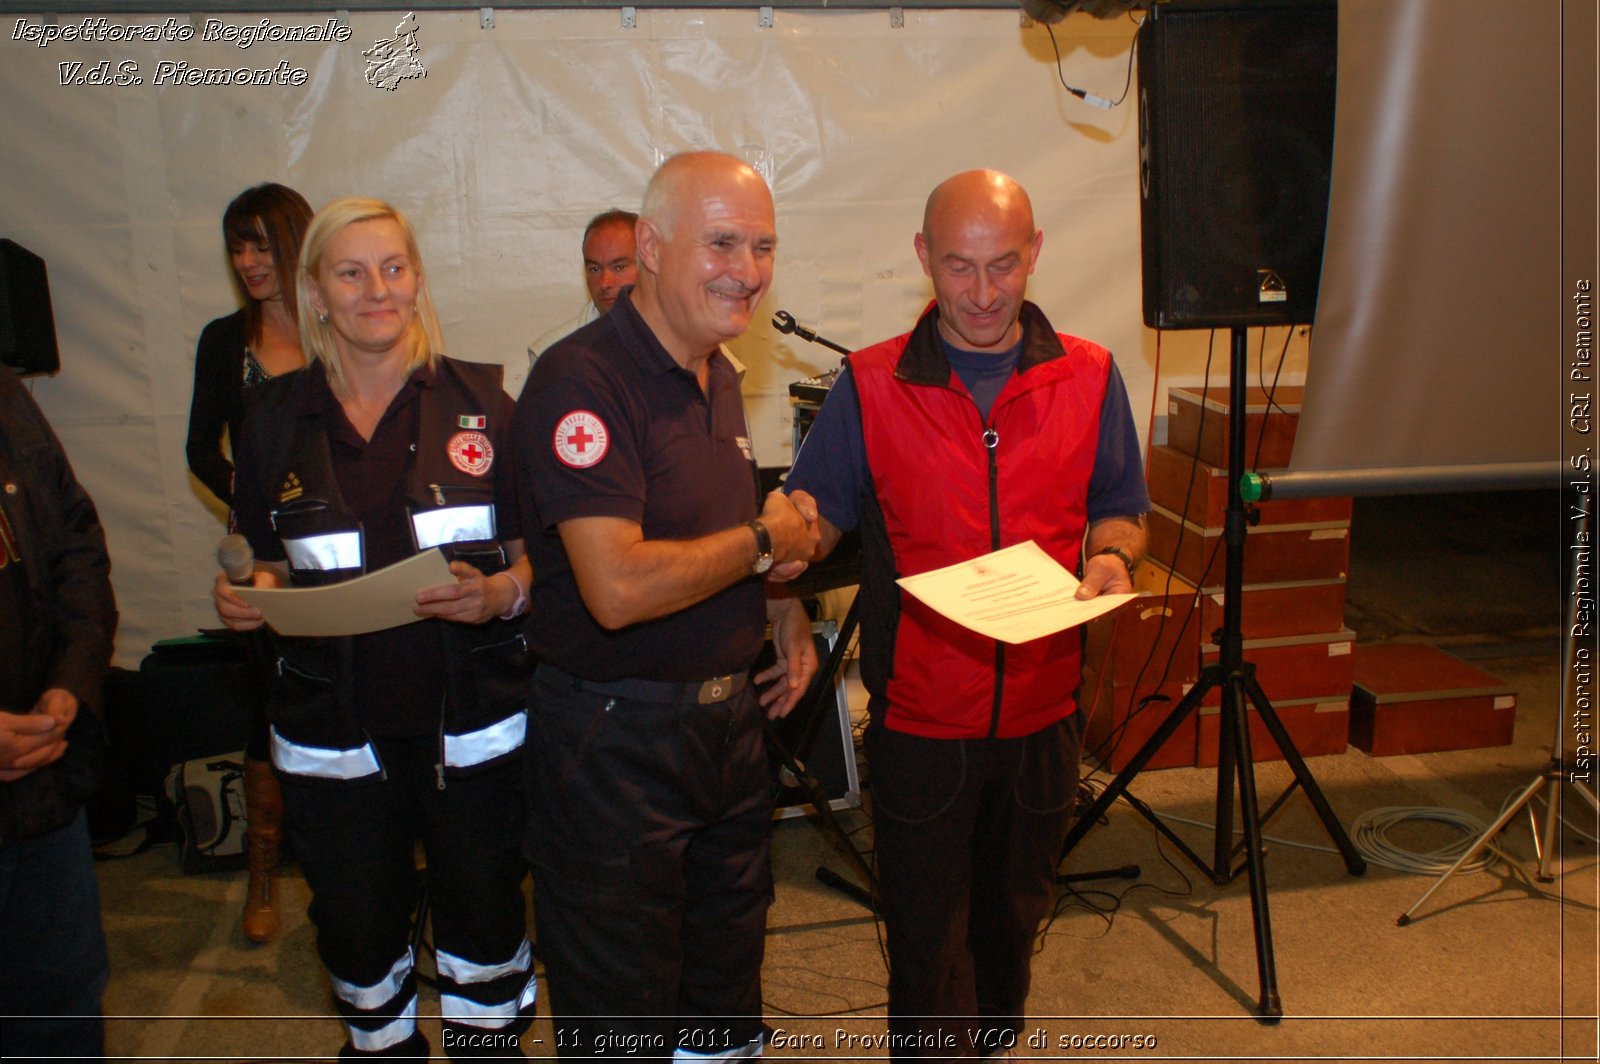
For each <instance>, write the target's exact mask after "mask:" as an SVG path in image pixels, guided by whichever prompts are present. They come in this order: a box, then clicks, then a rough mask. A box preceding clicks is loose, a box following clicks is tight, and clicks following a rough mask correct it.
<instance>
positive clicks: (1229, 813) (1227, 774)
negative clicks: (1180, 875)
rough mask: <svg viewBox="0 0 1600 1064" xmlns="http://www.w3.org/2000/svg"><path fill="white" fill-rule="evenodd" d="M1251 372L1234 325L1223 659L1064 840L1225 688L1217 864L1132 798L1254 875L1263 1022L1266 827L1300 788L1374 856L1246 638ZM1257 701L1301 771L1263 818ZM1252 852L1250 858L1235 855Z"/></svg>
mask: <svg viewBox="0 0 1600 1064" xmlns="http://www.w3.org/2000/svg"><path fill="white" fill-rule="evenodd" d="M1246 372H1247V362H1246V344H1245V330H1244V329H1243V328H1242V327H1237V326H1236V327H1235V328H1234V329H1233V330H1232V358H1231V368H1230V373H1229V404H1228V420H1229V426H1228V509H1227V517H1226V524H1225V526H1224V529H1223V542H1224V544H1225V545H1226V547H1227V552H1226V570H1225V576H1224V581H1223V588H1224V597H1223V603H1222V628H1221V629H1220V630H1219V631H1218V632H1217V633H1216V636H1215V638H1216V640H1217V646H1218V649H1219V651H1220V653H1219V655H1218V660H1217V661H1216V662H1215V663H1214V664H1211V665H1207V666H1206V667H1205V668H1204V669H1202V670H1201V672H1200V680H1199V682H1198V683H1196V684H1195V685H1194V687H1193V688H1191V689H1190V690H1189V692H1188V694H1186V695H1184V697H1183V699H1182V701H1180V702H1179V703H1178V704H1177V705H1176V706H1175V707H1173V709H1172V712H1171V713H1169V714H1168V715H1167V718H1166V720H1164V721H1162V723H1161V725H1160V727H1158V728H1157V729H1156V731H1155V733H1154V734H1153V735H1151V736H1150V738H1149V739H1148V740H1146V741H1145V744H1144V745H1143V746H1141V747H1140V748H1139V751H1138V753H1136V754H1134V756H1133V759H1132V760H1130V761H1129V762H1128V764H1127V765H1126V766H1125V767H1124V768H1123V770H1122V771H1121V772H1119V773H1118V774H1117V776H1116V778H1115V779H1114V780H1112V782H1111V783H1110V785H1108V786H1107V787H1106V789H1105V790H1104V791H1102V792H1101V794H1100V797H1099V798H1098V799H1097V800H1096V801H1095V803H1094V805H1092V806H1091V807H1090V808H1089V810H1088V812H1086V813H1085V814H1084V815H1083V816H1082V817H1080V818H1079V819H1078V820H1077V821H1076V822H1075V823H1074V824H1073V825H1072V828H1071V830H1070V831H1068V832H1067V838H1066V842H1065V843H1064V844H1063V846H1062V850H1061V857H1062V859H1063V860H1064V859H1065V858H1066V856H1067V854H1068V853H1070V852H1071V850H1072V848H1073V847H1074V846H1076V845H1077V844H1078V842H1079V841H1080V840H1081V839H1082V838H1083V837H1084V835H1086V834H1088V832H1089V830H1090V829H1091V828H1092V827H1094V825H1095V823H1096V821H1098V820H1099V818H1100V816H1101V815H1102V814H1103V813H1104V812H1105V811H1106V810H1107V809H1109V808H1110V807H1111V804H1112V803H1113V802H1115V801H1116V800H1117V799H1118V798H1119V797H1123V796H1124V795H1125V794H1126V792H1127V790H1128V785H1129V783H1131V782H1132V781H1133V779H1134V777H1135V776H1137V775H1138V774H1139V772H1140V771H1141V770H1142V769H1143V768H1144V766H1145V765H1146V764H1147V763H1148V762H1149V761H1150V759H1151V758H1152V757H1154V756H1155V754H1156V752H1157V751H1158V750H1160V749H1161V747H1162V745H1163V744H1164V743H1165V742H1166V741H1167V740H1168V739H1169V738H1170V737H1171V736H1172V734H1173V733H1174V732H1175V731H1177V730H1178V728H1179V726H1180V725H1182V724H1183V722H1184V720H1185V719H1186V718H1187V717H1188V716H1189V714H1191V713H1193V712H1195V711H1196V710H1197V709H1198V708H1199V706H1200V703H1201V700H1202V699H1204V698H1205V696H1206V695H1207V694H1208V693H1209V692H1210V691H1211V690H1212V689H1213V688H1220V689H1221V691H1222V718H1221V723H1222V729H1221V731H1222V734H1221V738H1220V739H1219V746H1220V749H1219V756H1218V761H1217V802H1216V843H1215V849H1214V851H1213V853H1212V857H1211V860H1210V861H1209V862H1208V861H1207V860H1206V859H1205V858H1202V857H1201V856H1200V855H1199V854H1198V853H1196V852H1195V851H1194V850H1193V849H1192V848H1190V846H1189V845H1188V843H1186V842H1184V840H1183V839H1181V838H1179V837H1178V835H1177V834H1176V833H1174V832H1173V830H1172V829H1171V828H1169V827H1168V826H1167V825H1166V824H1165V823H1164V822H1163V821H1162V820H1161V818H1160V816H1159V815H1158V814H1157V813H1156V812H1155V811H1154V810H1153V809H1151V808H1150V807H1149V806H1147V805H1145V804H1144V803H1143V802H1141V801H1139V800H1138V799H1137V798H1135V797H1134V796H1133V795H1131V794H1126V797H1127V799H1128V803H1129V804H1130V805H1131V806H1133V808H1134V809H1135V810H1137V811H1138V813H1139V814H1140V815H1141V816H1143V817H1144V818H1145V819H1146V820H1148V821H1149V822H1150V823H1151V824H1152V825H1154V826H1155V828H1156V830H1157V831H1159V832H1160V833H1161V834H1162V835H1163V836H1165V837H1166V838H1167V840H1168V841H1170V842H1171V843H1172V844H1173V845H1174V846H1175V847H1177V849H1178V850H1179V852H1181V853H1182V854H1183V855H1184V856H1185V857H1187V858H1188V859H1189V860H1190V861H1191V862H1193V864H1194V865H1195V867H1197V868H1198V869H1199V870H1200V871H1201V872H1203V873H1204V874H1205V875H1207V876H1208V877H1209V878H1210V879H1211V881H1212V882H1213V883H1215V884H1216V885H1218V886H1222V885H1224V884H1227V883H1230V882H1232V881H1233V880H1234V879H1236V878H1237V877H1238V875H1239V873H1240V872H1241V871H1244V872H1246V873H1247V874H1248V878H1249V883H1250V911H1251V915H1252V918H1253V924H1254V929H1255V943H1256V974H1257V977H1258V980H1259V983H1260V996H1259V998H1258V1000H1257V1003H1256V1016H1257V1017H1258V1018H1260V1019H1262V1020H1268V1021H1271V1020H1276V1019H1277V1018H1278V1017H1281V1016H1282V1015H1283V1003H1282V1000H1281V998H1280V997H1279V994H1278V976H1277V969H1276V964H1275V962H1274V958H1273V950H1272V921H1271V918H1270V915H1269V912H1268V906H1267V875H1266V862H1265V859H1264V857H1265V855H1264V853H1263V851H1262V846H1261V825H1262V824H1263V823H1264V822H1265V821H1266V820H1268V819H1270V818H1271V817H1272V815H1273V814H1275V813H1276V812H1277V811H1278V809H1279V808H1280V807H1281V806H1282V805H1283V803H1284V802H1285V801H1286V800H1287V799H1288V798H1289V796H1290V795H1291V794H1293V793H1294V790H1295V788H1296V787H1298V788H1299V789H1301V790H1303V791H1304V792H1305V794H1306V797H1307V798H1308V799H1310V801H1311V805H1312V808H1313V809H1315V810H1316V814H1317V816H1318V818H1319V819H1320V820H1321V821H1322V825H1323V827H1324V828H1325V829H1326V830H1327V832H1328V835H1329V837H1330V838H1331V839H1332V840H1333V843H1334V845H1335V846H1336V847H1338V850H1339V853H1340V854H1341V855H1342V856H1343V857H1344V862H1345V867H1346V868H1348V869H1349V871H1350V874H1351V875H1353V876H1359V875H1362V874H1364V873H1365V872H1366V870H1367V864H1366V861H1364V860H1362V858H1361V856H1360V855H1359V854H1358V853H1356V849H1355V846H1354V845H1353V844H1352V843H1351V842H1350V837H1349V836H1348V835H1347V834H1346V833H1345V830H1344V827H1343V826H1342V825H1341V824H1340V823H1339V819H1338V817H1337V816H1335V815H1334V812H1333V808H1332V807H1331V806H1330V805H1329V804H1328V800H1327V798H1326V797H1324V796H1323V793H1322V789H1321V788H1320V787H1318V786H1317V781H1316V780H1315V779H1314V778H1313V777H1312V775H1311V770H1310V769H1308V768H1307V767H1306V763H1305V759H1304V758H1302V757H1301V756H1300V751H1299V750H1298V749H1296V748H1295V745H1294V740H1293V739H1292V738H1291V737H1290V736H1289V732H1288V729H1286V728H1285V727H1284V726H1283V722H1282V721H1281V720H1279V719H1278V715H1277V713H1276V712H1275V711H1274V710H1273V708H1272V703H1271V702H1269V701H1268V700H1267V696H1266V694H1265V693H1264V692H1263V691H1262V690H1261V685H1260V684H1259V683H1257V682H1256V674H1255V666H1254V665H1251V664H1250V663H1248V662H1246V661H1245V660H1244V635H1243V632H1242V627H1241V621H1242V616H1243V599H1244V548H1245V529H1246V525H1247V523H1248V515H1247V514H1246V512H1245V504H1244V497H1243V493H1242V487H1241V483H1242V480H1243V477H1244V474H1245V386H1244V382H1245V375H1246ZM1247 700H1248V703H1249V705H1251V706H1254V707H1255V710H1256V715H1257V716H1258V717H1259V718H1260V720H1261V723H1262V724H1263V725H1264V726H1265V727H1266V729H1267V732H1268V734H1270V735H1271V736H1272V740H1273V742H1275V743H1277V745H1278V749H1279V751H1281V752H1282V754H1283V757H1284V760H1285V761H1286V762H1288V765H1289V768H1290V770H1291V771H1292V772H1293V774H1294V782H1293V783H1292V784H1290V785H1289V787H1288V788H1287V789H1285V791H1284V792H1283V794H1282V795H1280V796H1279V798H1278V799H1277V800H1276V801H1275V802H1273V803H1272V805H1271V807H1270V808H1269V809H1268V810H1267V811H1266V813H1265V814H1264V815H1263V814H1262V812H1261V809H1260V803H1259V800H1258V798H1257V794H1256V783H1255V762H1254V760H1253V758H1252V755H1251V751H1250V724H1249V720H1248V717H1247V713H1246V702H1247ZM1235 782H1237V785H1238V794H1239V820H1240V829H1241V831H1242V833H1243V839H1242V841H1241V842H1240V843H1239V844H1238V845H1235V844H1234V842H1233V799H1234V794H1233V792H1234V785H1235ZM1240 851H1242V852H1243V857H1244V860H1243V864H1242V865H1237V866H1236V865H1235V864H1234V861H1235V859H1236V858H1237V857H1238V855H1239V853H1240Z"/></svg>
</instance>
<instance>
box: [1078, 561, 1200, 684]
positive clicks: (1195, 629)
mask: <svg viewBox="0 0 1600 1064" xmlns="http://www.w3.org/2000/svg"><path fill="white" fill-rule="evenodd" d="M1141 569H1142V567H1141ZM1135 575H1138V573H1136V574H1135ZM1192 601H1193V600H1192V599H1191V598H1190V597H1189V596H1187V595H1174V596H1172V597H1171V598H1167V597H1165V596H1160V595H1156V596H1145V597H1141V598H1137V599H1134V600H1133V601H1132V602H1130V603H1128V604H1127V605H1125V606H1122V607H1119V608H1118V609H1115V610H1113V611H1111V612H1110V613H1107V614H1102V615H1101V616H1099V617H1096V618H1095V619H1094V620H1092V621H1090V622H1089V623H1088V625H1087V626H1086V629H1085V635H1084V647H1083V660H1084V665H1085V666H1086V667H1089V668H1094V669H1096V670H1097V671H1099V672H1100V673H1101V674H1102V675H1104V676H1106V677H1108V678H1109V679H1111V680H1113V681H1115V682H1116V683H1119V684H1122V685H1124V686H1127V685H1130V684H1133V683H1135V682H1140V683H1158V682H1160V681H1161V678H1162V673H1163V671H1166V672H1167V677H1166V678H1167V679H1168V680H1180V681H1191V682H1192V681H1193V680H1194V678H1195V676H1196V674H1197V672H1198V670H1199V667H1200V665H1199V662H1200V626H1199V624H1198V621H1199V618H1198V617H1193V616H1189V611H1190V606H1191V604H1192ZM1152 650H1153V651H1154V653H1152ZM1169 660H1170V661H1171V662H1172V666H1171V668H1170V670H1169V669H1168V668H1167V662H1168V661H1169ZM1147 663H1148V664H1147ZM1141 673H1142V674H1143V675H1142V676H1141Z"/></svg>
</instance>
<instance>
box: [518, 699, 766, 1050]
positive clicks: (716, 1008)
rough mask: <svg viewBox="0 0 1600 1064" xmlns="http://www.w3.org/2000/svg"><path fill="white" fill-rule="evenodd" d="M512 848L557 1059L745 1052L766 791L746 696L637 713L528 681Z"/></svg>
mask: <svg viewBox="0 0 1600 1064" xmlns="http://www.w3.org/2000/svg"><path fill="white" fill-rule="evenodd" d="M532 705H533V710H532V713H533V720H532V724H531V726H530V728H529V741H528V744H527V747H526V752H527V756H528V759H529V773H528V785H529V789H530V790H529V801H528V829H527V831H528V834H527V839H528V843H527V848H528V856H529V860H530V863H531V864H532V865H533V882H534V916H535V920H536V922H537V924H538V928H539V955H540V959H541V960H542V961H543V962H544V965H545V974H546V975H547V977H548V978H549V982H550V987H549V991H550V1010H551V1014H552V1019H553V1023H554V1025H555V1040H556V1048H557V1050H558V1051H559V1052H560V1053H561V1054H562V1055H563V1056H613V1055H615V1056H627V1057H630V1058H633V1059H639V1058H645V1059H649V1058H657V1059H660V1058H666V1059H672V1058H673V1057H674V1056H676V1057H677V1059H680V1060H683V1059H696V1058H705V1057H713V1058H716V1057H722V1058H726V1057H729V1056H733V1055H745V1054H748V1053H752V1052H756V1051H758V1050H759V1048H760V1041H759V1039H760V1038H761V1036H762V1027H761V961H762V955H763V951H764V949H765V930H766V915H767V908H768V906H769V905H770V904H771V901H772V868H771V862H770V853H769V849H768V842H769V838H770V834H771V817H772V784H771V779H770V775H769V772H768V769H767V759H766V752H765V747H764V744H763V738H762V714H761V710H760V707H759V706H758V705H757V704H756V697H755V692H754V689H753V688H752V687H748V686H747V687H745V688H744V689H743V690H742V691H740V692H739V693H738V694H737V695H736V696H735V697H733V698H731V699H729V700H727V701H722V702H712V703H709V704H704V705H702V704H699V703H697V702H694V701H690V700H688V699H684V700H680V701H678V702H676V703H662V702H647V701H638V700H632V699H628V698H626V697H621V696H617V695H608V694H605V693H595V692H593V691H587V690H581V689H578V688H576V687H575V685H574V683H573V682H572V680H571V678H570V677H566V676H565V674H562V673H552V671H551V670H549V669H539V670H537V671H536V672H535V673H534V683H533V703H532Z"/></svg>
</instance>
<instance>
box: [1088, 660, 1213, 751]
mask: <svg viewBox="0 0 1600 1064" xmlns="http://www.w3.org/2000/svg"><path fill="white" fill-rule="evenodd" d="M1188 688H1189V684H1188V683H1187V682H1181V681H1176V680H1173V681H1169V682H1168V683H1165V684H1163V685H1161V686H1159V687H1155V686H1153V685H1152V684H1149V683H1146V684H1143V685H1141V686H1140V687H1139V688H1138V689H1137V690H1135V689H1134V688H1133V687H1131V686H1128V685H1124V684H1117V683H1113V682H1111V681H1110V680H1109V679H1107V680H1104V681H1102V679H1101V675H1100V674H1099V673H1098V672H1096V671H1095V670H1094V669H1092V668H1085V669H1084V670H1083V686H1082V687H1081V688H1079V708H1080V710H1082V711H1083V712H1085V713H1087V714H1088V724H1087V726H1086V728H1085V730H1084V735H1083V750H1084V753H1086V754H1088V755H1090V756H1091V757H1093V758H1094V759H1095V760H1096V761H1098V762H1099V763H1100V764H1101V765H1103V766H1105V767H1106V768H1108V769H1110V770H1111V771H1112V772H1121V771H1122V770H1123V769H1124V768H1126V767H1127V765H1128V762H1129V761H1131V760H1133V755H1135V754H1137V753H1138V752H1139V749H1140V748H1141V747H1142V746H1144V743H1145V740H1146V739H1148V738H1150V736H1151V735H1153V734H1155V731H1156V729H1157V728H1159V727H1160V726H1161V722H1162V721H1164V720H1166V719H1167V716H1168V714H1170V713H1171V712H1172V710H1173V709H1174V708H1176V707H1177V705H1178V702H1179V701H1180V700H1182V698H1183V694H1184V692H1185V691H1187V690H1188ZM1152 694H1159V695H1161V696H1164V697H1165V699H1166V701H1152V702H1150V703H1149V704H1148V705H1146V706H1144V707H1142V708H1141V707H1140V706H1139V703H1140V702H1141V701H1143V700H1144V699H1146V698H1147V697H1149V696H1150V695H1152ZM1198 718H1199V714H1197V713H1190V714H1189V716H1188V717H1187V718H1185V719H1184V722H1183V723H1182V724H1180V725H1179V726H1178V729H1177V731H1175V732H1173V733H1172V735H1171V737H1170V738H1168V739H1167V741H1166V742H1165V743H1163V744H1162V745H1161V748H1160V749H1159V750H1157V751H1156V754H1155V756H1154V757H1152V758H1151V759H1150V760H1149V761H1147V762H1145V766H1144V767H1145V768H1147V769H1158V768H1188V767H1190V766H1192V765H1193V764H1194V760H1195V735H1196V732H1197V730H1198Z"/></svg>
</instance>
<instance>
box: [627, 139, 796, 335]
mask: <svg viewBox="0 0 1600 1064" xmlns="http://www.w3.org/2000/svg"><path fill="white" fill-rule="evenodd" d="M776 229H777V223H776V221H775V218H774V212H773V207H772V193H771V192H770V191H768V189H767V183H766V181H764V180H762V177H761V175H760V174H759V173H757V172H756V171H755V170H754V169H753V168H752V167H751V166H750V165H749V164H748V163H746V162H744V161H743V160H742V159H738V158H735V157H734V156H732V155H723V154H722V153H720V152H688V153H686V154H683V155H674V156H673V157H672V158H670V159H668V160H667V161H666V162H665V163H662V164H661V168H660V169H659V170H657V171H656V173H655V176H654V177H652V178H651V179H650V184H649V186H648V187H646V189H645V195H644V206H643V208H642V209H641V210H640V212H639V225H638V230H637V234H638V260H639V280H638V286H637V287H636V288H635V289H634V305H635V306H636V307H637V308H638V310H639V313H640V314H641V315H642V316H643V317H644V319H645V323H646V324H647V325H649V326H650V328H651V330H652V331H653V332H654V333H655V335H656V339H658V340H659V341H661V344H662V346H663V347H665V348H666V349H667V352H668V353H669V354H671V355H672V356H673V357H674V358H675V359H676V360H677V361H678V362H679V364H680V365H684V366H686V367H691V366H695V365H699V364H703V363H704V361H705V360H706V359H707V358H709V357H710V355H711V353H712V352H714V351H715V350H716V347H717V345H718V344H720V343H725V342H727V341H729V340H732V339H734V338H735V337H737V336H739V335H740V334H741V333H743V332H744V331H745V329H747V328H748V327H749V325H750V320H751V316H752V315H753V314H754V313H755V309H756V306H757V305H758V304H759V303H760V302H761V297H762V296H763V295H764V294H765V293H766V290H767V286H768V285H769V284H771V282H772V266H773V254H774V251H775V250H776V247H777V243H778V236H777V232H776Z"/></svg>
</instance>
